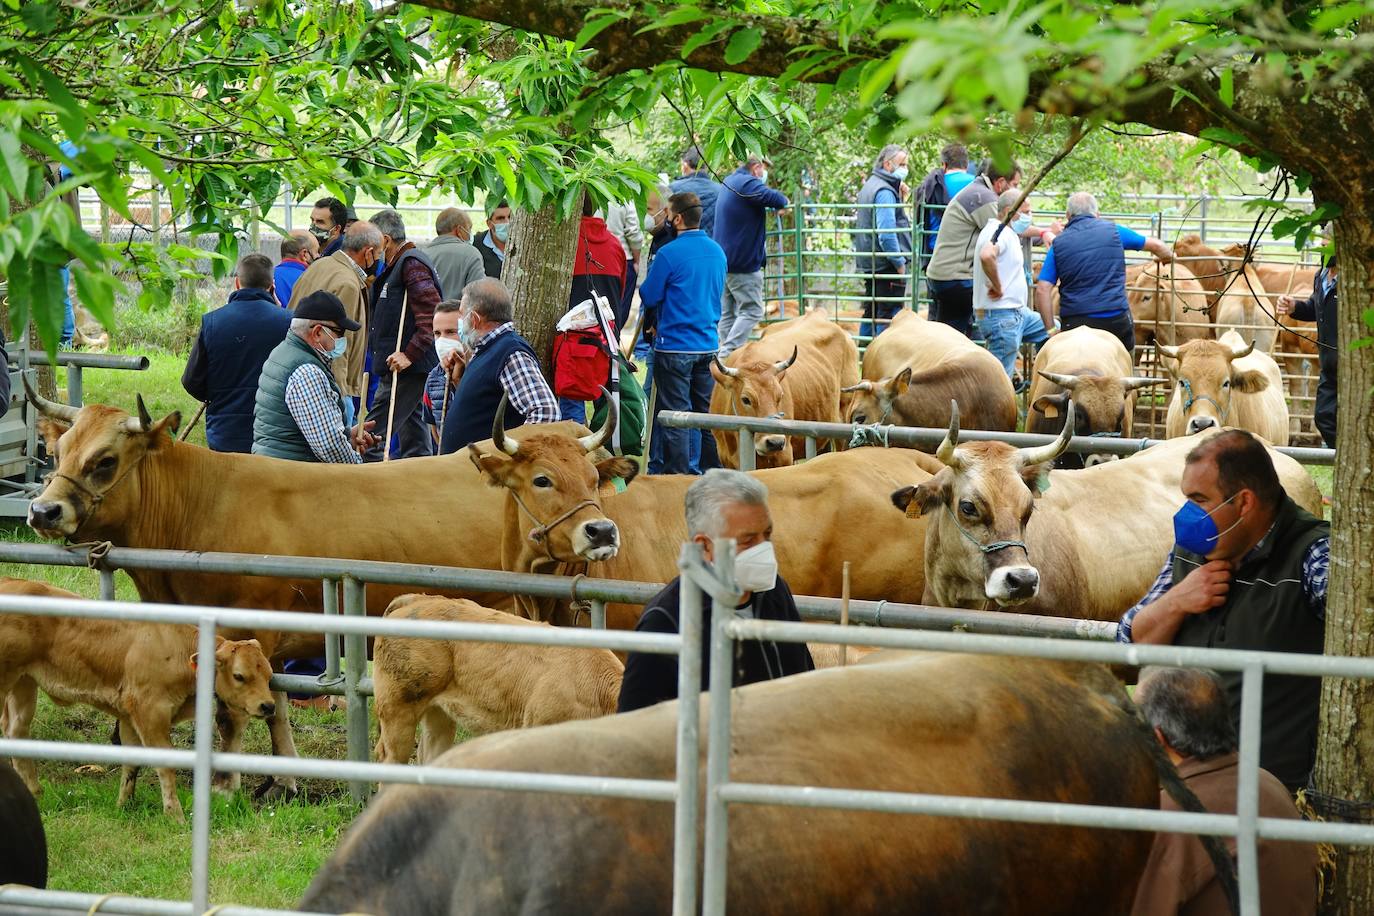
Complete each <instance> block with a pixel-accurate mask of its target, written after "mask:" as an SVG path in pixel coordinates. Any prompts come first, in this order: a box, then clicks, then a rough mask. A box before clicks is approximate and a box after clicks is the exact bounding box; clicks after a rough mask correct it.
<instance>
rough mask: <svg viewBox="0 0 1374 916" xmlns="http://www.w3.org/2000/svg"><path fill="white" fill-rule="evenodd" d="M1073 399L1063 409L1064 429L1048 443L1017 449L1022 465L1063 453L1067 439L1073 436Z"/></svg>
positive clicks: (1049, 459)
mask: <svg viewBox="0 0 1374 916" xmlns="http://www.w3.org/2000/svg"><path fill="white" fill-rule="evenodd" d="M1073 413H1074V406H1073V401H1072V400H1070V401H1069V403H1068V407H1067V409H1066V410H1065V411H1064V431H1063V432H1061V433H1060V434H1059V438H1058V439H1055V440H1054V441H1053V442H1051V443H1050V444H1049V445H1038V446H1035V447H1034V448H1023V449H1019V450H1018V452H1019V454H1020V455H1021V465H1022V467H1025V466H1028V465H1032V464H1045V463H1046V462H1049V461H1053V460H1054V459H1056V458H1058V457H1059V456H1060V455H1062V454H1064V449H1066V448H1068V447H1069V440H1070V439H1072V438H1073V425H1074V424H1073Z"/></svg>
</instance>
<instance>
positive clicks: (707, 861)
mask: <svg viewBox="0 0 1374 916" xmlns="http://www.w3.org/2000/svg"><path fill="white" fill-rule="evenodd" d="M692 566H693V567H694V568H692V569H689V570H688V571H687V573H688V575H690V576H693V577H705V578H713V579H714V580H715V583H716V584H718V586H723V587H725V588H727V589H728V590H729V591H732V592H737V589H736V588H735V585H734V582H735V542H734V540H732V539H730V538H722V539H720V540H718V541H716V547H715V565H714V567H707V566H705V564H704V563H701V562H697V563H694V564H692ZM713 574H714V575H713ZM698 582H699V584H701V585H703V586H705V585H706V584H707V583H706V582H704V581H701V580H700V579H698ZM719 590H720V589H719V588H716V589H712V591H719ZM733 613H734V608H733V607H732V606H731V605H730V604H729V603H727V602H724V601H721V600H720V599H719V598H713V599H712V602H711V684H710V687H711V692H710V697H709V700H710V702H709V705H710V716H709V719H708V728H709V729H710V734H709V737H708V738H707V740H706V837H705V844H704V845H705V855H704V857H703V861H702V866H701V867H702V875H703V878H702V890H701V905H702V912H703V914H704V916H724V914H725V896H726V887H727V880H726V879H727V874H726V870H727V868H728V867H729V846H730V836H729V831H730V824H729V807H728V804H727V802H726V800H725V797H724V796H723V795H721V791H720V790H721V789H722V788H723V787H724V786H726V785H728V783H729V782H730V687H731V681H732V678H733V675H734V671H735V660H734V651H733V650H734V648H735V644H734V642H733V641H732V640H731V638H730V636H731V634H730V632H729V631H728V630H727V629H726V624H727V623H728V622H729V620H730V618H731V616H733Z"/></svg>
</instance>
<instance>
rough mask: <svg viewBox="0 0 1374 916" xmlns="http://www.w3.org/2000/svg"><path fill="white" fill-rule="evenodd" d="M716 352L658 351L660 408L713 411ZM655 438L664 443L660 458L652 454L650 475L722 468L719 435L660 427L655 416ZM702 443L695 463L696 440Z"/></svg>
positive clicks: (657, 366) (656, 355)
mask: <svg viewBox="0 0 1374 916" xmlns="http://www.w3.org/2000/svg"><path fill="white" fill-rule="evenodd" d="M714 357H715V354H714V353H662V352H657V353H655V354H654V384H655V385H657V386H658V400H657V402H656V413H657V411H658V410H691V411H696V412H697V413H709V412H710V410H711V391H712V389H714V388H715V384H716V382H715V379H714V378H712V377H711V360H712V359H713V358H714ZM654 427H655V428H654V439H655V440H656V441H659V442H661V443H662V444H663V447H662V452H661V453H660V457H659V459H658V460H657V461H656V460H655V458H654V456H653V455H652V454H651V455H650V456H649V473H650V474H695V473H700V472H701V471H707V470H710V469H711V468H715V467H720V457H719V456H718V455H717V454H716V440H715V437H714V436H712V435H710V434H709V433H707V434H704V435H703V434H701V432H700V431H699V430H691V429H672V428H669V427H667V426H660V425H658V423H657V416H655V423H654ZM693 438H696V439H698V440H699V441H700V442H701V457H700V459H699V461H698V462H697V466H696V467H695V468H694V467H693V466H692V440H693Z"/></svg>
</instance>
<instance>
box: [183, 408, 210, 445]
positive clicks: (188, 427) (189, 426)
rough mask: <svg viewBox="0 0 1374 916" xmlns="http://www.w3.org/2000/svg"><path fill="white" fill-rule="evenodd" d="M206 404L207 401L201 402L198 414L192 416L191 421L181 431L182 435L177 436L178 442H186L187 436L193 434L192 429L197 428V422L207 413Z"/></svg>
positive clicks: (197, 409) (197, 410)
mask: <svg viewBox="0 0 1374 916" xmlns="http://www.w3.org/2000/svg"><path fill="white" fill-rule="evenodd" d="M205 404H206V402H205V401H201V402H200V406H199V407H197V408H196V415H195V416H194V417H192V418H191V422H190V423H188V424H186V428H185V429H184V430H182V431H181V435H180V436H179V437H178V438H177V441H178V442H185V441H186V437H187V436H189V435H191V430H193V429H195V428H196V424H197V423H199V422H200V418H201V415H202V414H204V413H205Z"/></svg>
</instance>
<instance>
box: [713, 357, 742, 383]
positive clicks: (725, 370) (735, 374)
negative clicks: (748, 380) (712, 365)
mask: <svg viewBox="0 0 1374 916" xmlns="http://www.w3.org/2000/svg"><path fill="white" fill-rule="evenodd" d="M713 358H714V359H715V361H716V368H717V369H719V370H720V372H721V375H728V376H730V378H739V370H738V369H731V368H730V367H729V366H727V365H725V363H723V362H721V361H720V357H719V356H716V357H713Z"/></svg>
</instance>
